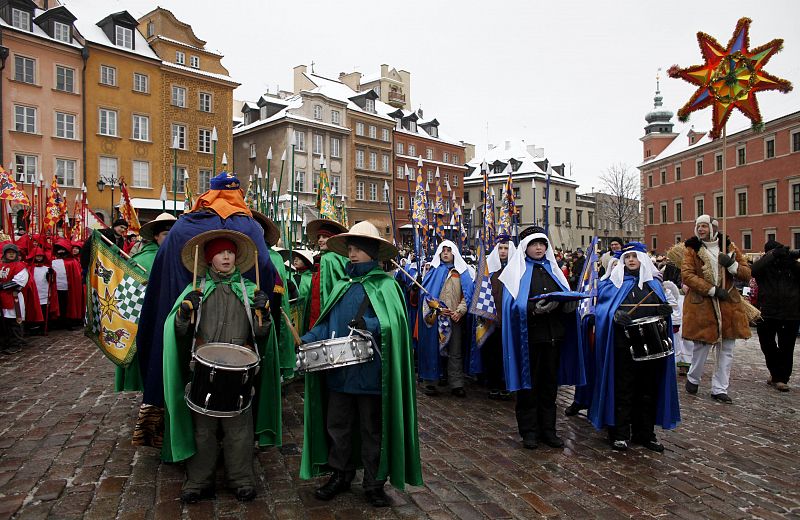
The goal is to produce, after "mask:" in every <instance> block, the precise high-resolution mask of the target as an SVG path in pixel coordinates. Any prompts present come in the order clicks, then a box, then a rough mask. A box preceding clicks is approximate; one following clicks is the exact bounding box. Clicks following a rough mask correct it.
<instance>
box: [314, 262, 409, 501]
mask: <svg viewBox="0 0 800 520" xmlns="http://www.w3.org/2000/svg"><path fill="white" fill-rule="evenodd" d="M325 256H330V255H323V258H324V257H325ZM334 256H338V255H334ZM340 258H341V257H340ZM352 283H361V284H362V285H363V286H364V290H365V291H366V293H367V296H369V300H370V303H371V304H372V308H373V309H374V311H375V314H376V315H377V316H378V321H380V324H381V389H382V392H381V401H382V409H381V412H382V413H381V422H382V425H381V426H382V428H381V429H382V434H381V458H380V464H379V466H378V474H377V478H378V479H385V478H388V479H389V480H390V482H391V483H392V485H393V486H394V487H396V488H398V489H401V490H402V489H404V488H405V484H411V485H414V486H421V485H422V469H421V466H420V458H419V435H418V431H417V404H416V387H415V384H414V367H413V360H412V354H411V336H410V332H409V329H408V319H407V313H406V308H405V300H404V299H403V293H402V291H401V290H400V286H399V285H397V282H395V281H394V279H393V278H392V277H390V276H389V275H388V274H386V273H385V272H383V271H382V270H381V269H380V268H379V267H375V268H374V269H373V270H371V271H370V272H369V273H367V274H366V275H364V276H362V277H358V278H353V279H350V278H349V277H344V278H340V279H338V280H337V281H336V283H335V284H334V285H333V289H332V291H331V293H330V298H329V299H328V300H327V302H326V305H325V307H324V308H323V309H322V312H321V314H320V319H322V318H324V317H325V315H326V314H327V313H328V312H329V311H330V309H331V308H332V307H333V306H334V305H335V304H336V302H338V301H339V299H340V298H341V297H342V296H344V294H345V293H346V292H347V289H348V288H349V287H350V284H352ZM326 393H327V392H326V390H325V379H324V377H322V374H321V373H320V372H310V373H307V374H306V376H305V404H304V410H303V411H304V425H303V433H304V442H303V455H302V458H301V461H300V478H302V479H309V478H312V477H315V476H317V475H320V474H321V473H323V472H325V471H329V470H330V468H327V463H328V437H327V433H326V429H325V412H326V410H325V406H326V405H327V398H326V397H327V396H326ZM359 453H360V448H358V447H354V448H353V454H354V455H355V456H357V454H359Z"/></svg>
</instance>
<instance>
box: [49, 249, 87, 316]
mask: <svg viewBox="0 0 800 520" xmlns="http://www.w3.org/2000/svg"><path fill="white" fill-rule="evenodd" d="M63 260H64V269H65V270H66V272H67V308H66V309H60V312H61V315H62V316H64V317H65V318H67V319H68V320H82V319H83V315H84V313H85V312H86V305H85V304H84V298H83V280H82V279H81V264H80V262H79V261H78V260H76V259H75V258H74V257H67V258H64V259H63ZM56 297H58V295H56Z"/></svg>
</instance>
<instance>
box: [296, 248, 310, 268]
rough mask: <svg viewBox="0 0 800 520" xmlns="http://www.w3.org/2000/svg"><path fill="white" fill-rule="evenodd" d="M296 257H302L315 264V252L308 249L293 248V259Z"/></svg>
mask: <svg viewBox="0 0 800 520" xmlns="http://www.w3.org/2000/svg"><path fill="white" fill-rule="evenodd" d="M295 257H300V259H301V260H304V261H305V262H307V263H308V264H309V265H314V252H313V251H309V250H308V249H293V250H292V260H294V259H295Z"/></svg>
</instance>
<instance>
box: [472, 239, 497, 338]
mask: <svg viewBox="0 0 800 520" xmlns="http://www.w3.org/2000/svg"><path fill="white" fill-rule="evenodd" d="M475 287H476V288H477V292H476V293H475V296H474V297H473V298H472V304H471V305H470V309H469V312H470V314H474V315H475V316H477V317H478V322H477V324H476V327H475V343H476V344H477V345H478V347H482V346H483V344H484V343H486V339H487V338H488V337H489V336H490V335H491V333H492V331H494V328H495V322H496V321H497V306H496V305H495V301H494V296H493V295H492V278H491V276H489V266H488V264H487V262H486V250H485V249H484V247H483V244H481V245H479V246H478V268H477V269H476V270H475Z"/></svg>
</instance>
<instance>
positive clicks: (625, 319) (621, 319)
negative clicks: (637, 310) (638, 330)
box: [614, 310, 633, 327]
mask: <svg viewBox="0 0 800 520" xmlns="http://www.w3.org/2000/svg"><path fill="white" fill-rule="evenodd" d="M631 322H633V318H631V315H630V314H628V312H627V311H623V310H618V311H617V312H615V313H614V323H616V324H618V325H622V326H623V327H627V326H628V325H630V324H631Z"/></svg>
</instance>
